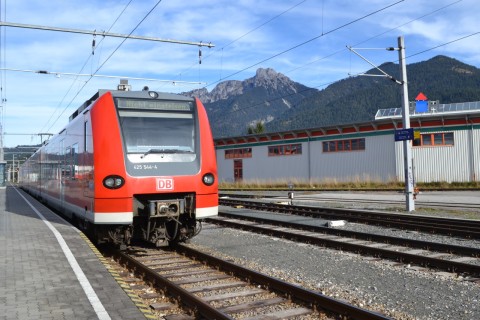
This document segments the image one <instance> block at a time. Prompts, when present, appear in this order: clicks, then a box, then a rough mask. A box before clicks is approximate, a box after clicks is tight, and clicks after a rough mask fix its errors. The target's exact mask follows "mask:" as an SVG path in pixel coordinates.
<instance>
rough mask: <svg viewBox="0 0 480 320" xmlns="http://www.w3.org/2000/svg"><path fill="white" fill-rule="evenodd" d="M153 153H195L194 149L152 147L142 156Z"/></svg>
mask: <svg viewBox="0 0 480 320" xmlns="http://www.w3.org/2000/svg"><path fill="white" fill-rule="evenodd" d="M151 153H170V154H172V153H193V151H190V150H180V149H150V150H148V151H147V152H145V153H144V154H143V155H142V156H141V158H144V157H146V156H148V155H149V154H151Z"/></svg>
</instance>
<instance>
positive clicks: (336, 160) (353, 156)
mask: <svg viewBox="0 0 480 320" xmlns="http://www.w3.org/2000/svg"><path fill="white" fill-rule="evenodd" d="M415 106H416V104H415V102H413V103H411V105H410V125H411V127H412V128H413V129H414V130H415V131H416V132H417V134H416V136H417V139H415V140H413V141H412V142H411V143H412V146H413V147H412V154H413V166H414V179H415V181H416V182H443V181H445V182H471V181H478V178H479V176H480V101H477V102H468V103H455V104H439V103H438V102H435V101H434V102H432V101H429V102H428V103H427V106H426V109H425V104H424V103H422V108H421V109H418V110H420V111H421V112H417V109H416V107H415ZM401 128H402V109H401V108H398V109H395V108H394V109H381V110H379V111H378V112H377V114H376V116H375V119H374V120H372V121H370V122H363V123H354V124H346V125H338V126H328V127H322V128H315V129H305V130H293V131H286V132H277V133H263V134H254V135H246V136H239V137H231V138H223V139H216V140H215V147H216V154H217V162H218V175H219V180H220V182H222V181H230V182H231V181H236V180H246V181H248V180H250V181H253V180H259V181H285V180H291V179H294V181H304V182H309V181H311V182H322V181H329V180H334V181H340V182H342V181H343V182H346V181H381V182H388V181H404V165H403V163H404V160H403V147H402V142H395V139H394V132H395V130H396V129H401Z"/></svg>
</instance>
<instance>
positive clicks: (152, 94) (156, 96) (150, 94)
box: [148, 91, 158, 99]
mask: <svg viewBox="0 0 480 320" xmlns="http://www.w3.org/2000/svg"><path fill="white" fill-rule="evenodd" d="M148 95H149V96H150V98H152V99H157V98H158V93H156V92H155V91H148Z"/></svg>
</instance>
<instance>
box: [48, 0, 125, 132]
mask: <svg viewBox="0 0 480 320" xmlns="http://www.w3.org/2000/svg"><path fill="white" fill-rule="evenodd" d="M132 1H133V0H130V1H129V2H128V3H127V4H126V5H125V7H124V8H123V10H122V11H121V12H120V13H119V14H118V16H117V18H116V19H115V21H113V23H112V24H111V25H110V27H109V28H108V30H107V31H108V32H109V31H110V30H112V28H113V26H115V24H116V23H117V21H118V20H119V19H120V17H121V16H122V15H123V14H124V12H125V11H126V10H127V8H128V7H129V6H130V4H131V3H132ZM103 40H105V37H102V38H101V39H100V41H99V43H98V44H97V47H98V46H99V45H100V44H102V43H103ZM92 56H93V55H91V54H89V55H88V57H87V59H86V60H85V62H84V63H83V65H82V67H81V68H80V71H79V72H78V73H82V71H83V69H85V67H86V65H87V64H88V62H89V61H90V60H91V59H92ZM77 79H78V77H75V79H74V80H73V81H72V83H71V85H70V87H69V88H68V90H67V92H66V93H65V94H64V96H63V97H62V99H61V100H60V103H59V104H58V106H57V108H56V109H55V110H54V111H53V112H52V114H51V115H50V117H49V118H48V120H47V122H46V123H45V125H44V126H43V127H42V129H41V130H40V131H44V130H45V129H46V128H47V127H48V124H49V123H50V121H51V120H52V119H53V117H54V115H55V113H56V111H57V110H59V107H60V106H61V105H62V104H63V102H64V101H65V99H66V98H67V96H68V94H69V93H70V91H71V90H72V88H73V86H74V85H75V83H76V81H77ZM57 120H58V119H57ZM57 120H56V121H57ZM52 126H53V125H52Z"/></svg>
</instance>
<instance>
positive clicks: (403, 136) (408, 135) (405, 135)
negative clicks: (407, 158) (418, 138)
mask: <svg viewBox="0 0 480 320" xmlns="http://www.w3.org/2000/svg"><path fill="white" fill-rule="evenodd" d="M405 140H413V128H408V129H399V130H395V141H405Z"/></svg>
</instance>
